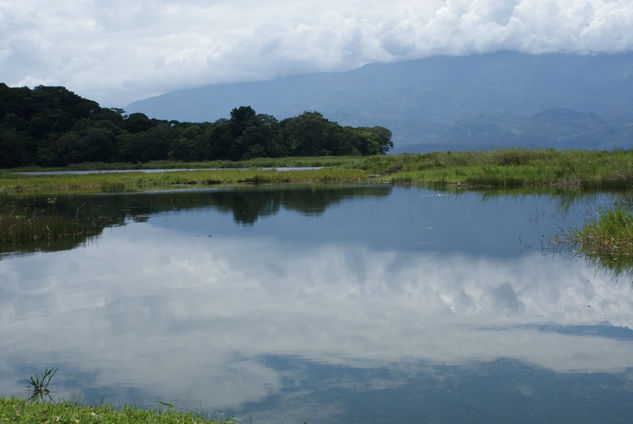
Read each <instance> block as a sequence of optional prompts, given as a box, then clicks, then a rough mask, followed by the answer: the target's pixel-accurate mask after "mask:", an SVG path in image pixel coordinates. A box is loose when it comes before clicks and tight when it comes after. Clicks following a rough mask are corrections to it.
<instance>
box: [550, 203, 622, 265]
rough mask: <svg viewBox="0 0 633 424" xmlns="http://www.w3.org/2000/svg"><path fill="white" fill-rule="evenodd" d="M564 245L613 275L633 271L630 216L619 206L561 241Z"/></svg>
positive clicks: (564, 236)
mask: <svg viewBox="0 0 633 424" xmlns="http://www.w3.org/2000/svg"><path fill="white" fill-rule="evenodd" d="M560 239H561V240H559V242H562V244H563V245H566V246H568V247H573V248H574V249H576V250H577V251H578V252H580V253H582V254H583V255H585V256H588V257H590V258H594V259H595V260H596V261H597V262H598V263H599V264H600V265H602V266H604V267H606V268H609V269H612V270H614V271H615V272H616V273H621V272H623V271H625V270H626V271H628V270H631V268H633V212H631V209H628V208H624V207H623V206H621V205H619V206H616V207H615V208H614V209H609V210H606V211H604V212H600V213H598V214H597V216H596V217H595V218H594V219H593V220H591V221H590V222H587V223H585V225H583V227H582V228H580V229H573V230H571V231H570V232H568V233H567V234H564V235H563V236H562V237H560Z"/></svg>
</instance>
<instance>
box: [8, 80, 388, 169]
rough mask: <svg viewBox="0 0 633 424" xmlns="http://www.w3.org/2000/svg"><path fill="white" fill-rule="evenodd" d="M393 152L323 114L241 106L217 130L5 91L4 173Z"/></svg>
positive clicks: (69, 97)
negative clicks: (280, 115) (277, 113)
mask: <svg viewBox="0 0 633 424" xmlns="http://www.w3.org/2000/svg"><path fill="white" fill-rule="evenodd" d="M392 147H393V142H392V141H391V131H389V130H388V129H386V128H384V127H379V126H376V127H349V126H341V125H339V124H337V123H336V122H331V121H329V120H328V119H326V118H325V117H323V115H321V114H320V113H318V112H304V113H302V114H301V115H299V116H296V117H292V118H287V119H283V120H281V121H279V120H277V119H276V118H275V117H274V116H271V115H266V114H258V113H256V112H255V110H254V109H253V108H252V107H250V106H239V107H236V108H234V109H233V110H232V111H231V112H230V117H229V118H223V119H219V120H217V121H215V122H201V123H194V122H179V121H174V120H158V119H151V118H148V117H147V116H146V115H145V114H142V113H132V114H129V115H128V114H126V113H125V111H124V110H123V109H118V108H102V107H100V106H99V104H98V103H97V102H95V101H92V100H88V99H84V98H82V97H80V96H78V95H76V94H75V93H73V92H71V91H69V90H67V89H66V88H64V87H51V86H38V87H35V88H33V89H30V88H27V87H21V88H12V87H8V86H7V85H6V84H3V83H0V168H12V167H19V166H26V165H39V166H47V167H50V166H66V165H69V164H73V163H81V162H147V161H150V160H178V161H203V160H221V159H224V160H244V159H250V158H255V157H285V156H330V155H377V154H385V153H386V152H387V151H388V150H389V149H390V148H392Z"/></svg>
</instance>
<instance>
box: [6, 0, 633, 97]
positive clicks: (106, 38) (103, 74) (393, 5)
mask: <svg viewBox="0 0 633 424" xmlns="http://www.w3.org/2000/svg"><path fill="white" fill-rule="evenodd" d="M498 50H515V51H520V52H525V53H534V54H538V53H546V52H567V53H578V54H596V53H614V52H622V51H630V50H633V0H417V1H412V0H391V1H389V2H387V1H375V0H362V1H357V0H318V1H316V0H301V1H290V0H267V1H257V0H230V1H229V0H211V1H205V0H189V1H182V0H107V1H106V0H92V1H90V0H85V1H82V0H55V1H50V0H19V1H15V0H0V82H4V83H6V84H7V85H9V86H29V87H34V86H37V85H41V84H43V85H63V86H65V87H67V88H68V89H70V90H72V91H74V92H75V93H77V94H79V95H81V96H83V97H87V98H90V99H92V100H96V101H98V102H99V103H100V104H101V105H102V106H106V107H123V106H125V105H127V104H128V103H130V102H132V101H135V100H140V99H143V98H146V97H150V96H154V95H158V94H161V93H164V92H168V91H172V90H176V89H181V88H189V87H195V86H201V85H208V84H216V83H227V82H238V81H253V80H265V79H272V78H277V77H283V76H289V75H295V74H302V73H310V72H324V71H327V72H336V71H346V70H350V69H354V68H357V67H360V66H362V65H364V64H367V63H371V62H396V61H402V60H410V59H417V58H423V57H428V56H433V55H440V54H449V55H464V54H473V53H485V52H492V51H498Z"/></svg>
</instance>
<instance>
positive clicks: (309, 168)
mask: <svg viewBox="0 0 633 424" xmlns="http://www.w3.org/2000/svg"><path fill="white" fill-rule="evenodd" d="M322 168H323V167H322V166H290V167H260V168H257V169H260V170H262V171H315V170H318V169H322ZM247 169H250V168H187V169H185V168H174V169H172V168H167V169H105V170H96V169H95V170H84V171H68V170H65V171H23V172H16V174H24V175H87V174H125V173H130V172H142V173H145V174H156V173H161V172H182V171H220V170H222V171H231V170H234V171H244V170H247Z"/></svg>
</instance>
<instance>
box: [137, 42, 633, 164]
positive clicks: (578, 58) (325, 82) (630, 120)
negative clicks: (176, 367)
mask: <svg viewBox="0 0 633 424" xmlns="http://www.w3.org/2000/svg"><path fill="white" fill-rule="evenodd" d="M238 105H250V106H252V107H253V108H254V109H255V110H256V111H257V112H259V113H268V114H272V115H275V116H277V117H279V118H284V117H288V116H294V115H297V114H300V113H302V112H304V111H319V112H320V113H322V114H323V115H324V116H326V117H327V118H328V119H330V120H333V121H337V122H339V123H340V124H342V125H354V126H373V125H381V126H385V127H387V128H389V129H391V130H392V132H393V140H394V143H395V146H396V148H395V149H394V150H395V151H406V150H407V146H409V145H411V146H412V147H413V145H421V146H427V147H430V146H436V147H438V149H439V150H442V149H443V150H447V149H455V150H457V149H462V148H471V147H473V146H476V147H477V146H480V147H482V148H485V147H503V146H526V147H530V146H548V147H558V148H570V147H584V148H586V147H590V148H591V147H593V148H613V147H633V131H632V130H631V126H632V125H633V53H622V54H603V55H593V56H589V55H587V56H582V55H572V54H543V55H529V54H522V53H516V52H497V53H489V54H481V55H472V56H437V57H430V58H426V59H420V60H413V61H408V62H399V63H390V64H383V63H376V64H369V65H366V66H363V67H361V68H358V69H355V70H352V71H349V72H341V73H321V74H309V75H299V76H294V77H289V78H283V79H277V80H271V81H260V82H245V83H234V84H218V85H211V86H206V87H200V88H195V89H187V90H179V91H174V92H170V93H166V94H163V95H161V96H157V97H153V98H149V99H145V100H141V101H138V102H134V103H132V104H130V105H129V106H128V107H127V108H126V110H127V112H128V113H133V112H142V113H145V114H147V115H148V116H150V117H154V118H160V119H177V120H181V121H193V122H195V121H214V120H216V119H219V118H221V117H223V116H226V115H227V113H228V111H230V110H231V108H233V107H236V106H238ZM416 148H417V147H416ZM422 148H424V147H422ZM438 149H436V150H438Z"/></svg>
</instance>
